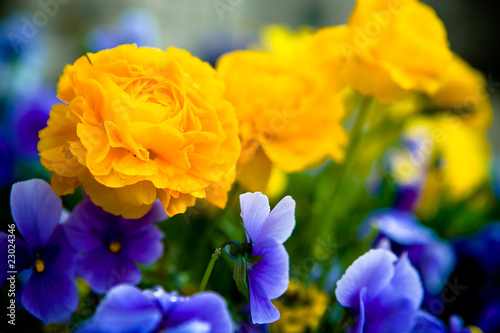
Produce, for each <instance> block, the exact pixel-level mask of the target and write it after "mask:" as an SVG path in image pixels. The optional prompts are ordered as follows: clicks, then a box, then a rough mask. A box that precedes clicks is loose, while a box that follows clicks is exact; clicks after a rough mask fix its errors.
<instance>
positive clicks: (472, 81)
mask: <svg viewBox="0 0 500 333" xmlns="http://www.w3.org/2000/svg"><path fill="white" fill-rule="evenodd" d="M431 105H432V106H433V107H434V108H437V109H439V110H452V111H454V112H456V113H457V114H459V115H460V116H461V117H462V118H463V119H464V120H465V121H466V122H468V123H469V124H470V125H472V126H474V127H476V128H478V129H480V130H486V129H488V128H489V127H490V126H491V123H492V120H493V108H492V106H491V102H490V99H489V96H488V92H487V90H486V79H485V78H484V76H483V75H482V74H481V73H480V72H479V71H477V70H475V69H474V68H472V67H471V66H470V65H469V64H467V62H465V61H464V60H463V59H461V58H460V57H459V56H458V55H454V57H453V61H452V63H451V65H450V66H449V68H448V71H447V72H446V75H445V77H444V81H443V85H442V87H441V88H440V89H439V90H438V91H437V93H436V94H435V95H434V96H432V98H431Z"/></svg>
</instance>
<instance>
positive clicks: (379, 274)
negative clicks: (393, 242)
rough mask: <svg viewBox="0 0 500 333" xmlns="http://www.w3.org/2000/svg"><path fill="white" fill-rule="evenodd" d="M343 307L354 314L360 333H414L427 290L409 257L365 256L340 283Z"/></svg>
mask: <svg viewBox="0 0 500 333" xmlns="http://www.w3.org/2000/svg"><path fill="white" fill-rule="evenodd" d="M335 295H336V296H337V300H338V301H339V303H340V304H341V305H342V306H344V307H347V308H351V309H352V310H353V311H354V315H355V318H356V322H355V325H354V327H353V328H352V332H356V333H362V332H363V333H372V332H373V333H380V332H384V333H392V332H394V333H405V332H411V329H412V323H413V318H414V316H415V314H416V313H417V311H418V309H419V308H420V305H421V303H422V299H423V288H422V284H421V282H420V278H419V275H418V273H417V271H416V269H415V268H414V267H413V266H412V265H411V263H410V261H409V260H408V257H407V256H406V255H404V254H403V255H402V256H401V257H400V258H399V259H398V257H397V256H396V255H395V254H394V253H392V252H390V251H387V250H383V249H376V250H370V251H369V252H367V253H365V254H364V255H362V256H361V257H359V258H358V259H356V261H355V262H354V263H353V264H352V265H351V266H350V267H349V268H348V269H347V271H346V272H345V274H344V275H343V276H342V278H341V279H340V280H339V281H338V282H337V289H336V290H335Z"/></svg>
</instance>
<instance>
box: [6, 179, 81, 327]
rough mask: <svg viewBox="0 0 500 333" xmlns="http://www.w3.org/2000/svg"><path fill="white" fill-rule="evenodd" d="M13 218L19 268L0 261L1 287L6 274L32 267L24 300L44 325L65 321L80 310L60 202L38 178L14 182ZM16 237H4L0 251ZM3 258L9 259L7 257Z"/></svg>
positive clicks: (73, 255)
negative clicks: (62, 222)
mask: <svg viewBox="0 0 500 333" xmlns="http://www.w3.org/2000/svg"><path fill="white" fill-rule="evenodd" d="M10 204H11V209H12V217H13V219H14V221H15V223H16V228H17V231H18V232H19V233H20V234H21V236H22V237H23V239H19V238H17V237H16V238H15V267H12V266H10V264H12V262H8V261H6V260H1V261H0V263H1V264H0V265H1V267H0V278H1V281H2V283H4V282H5V281H6V279H7V278H10V277H11V276H12V275H11V274H8V273H7V272H8V271H16V272H21V271H22V270H25V269H29V270H30V275H29V278H28V280H27V282H26V285H25V286H24V289H23V292H22V295H21V302H22V304H23V306H24V307H25V308H26V310H28V311H29V312H30V313H31V314H33V315H34V316H35V317H37V318H39V319H40V320H42V321H44V322H46V323H52V322H59V321H64V320H67V319H68V318H69V315H70V314H71V313H73V312H74V311H75V310H76V307H77V306H78V295H77V290H76V283H75V280H76V275H75V260H76V253H75V252H74V251H73V249H72V248H71V247H70V246H69V244H68V241H67V239H66V237H65V234H64V232H63V229H62V225H61V224H60V219H61V217H62V216H64V215H63V213H62V202H61V199H60V198H59V197H58V196H57V195H56V194H55V193H54V192H53V191H52V189H51V188H50V186H49V184H47V183H46V182H45V181H43V180H40V179H32V180H28V181H24V182H19V183H16V184H14V185H13V186H12V192H11V197H10ZM12 239H13V237H12V236H10V235H6V234H5V233H0V248H2V249H5V250H3V251H7V248H8V245H9V243H10V242H9V240H12ZM4 258H7V253H5V255H4Z"/></svg>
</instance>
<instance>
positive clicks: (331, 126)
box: [217, 31, 347, 191]
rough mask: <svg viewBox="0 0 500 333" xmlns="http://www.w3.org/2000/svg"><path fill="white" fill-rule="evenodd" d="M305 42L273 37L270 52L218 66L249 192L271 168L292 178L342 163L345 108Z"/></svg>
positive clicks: (227, 58)
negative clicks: (334, 162)
mask: <svg viewBox="0 0 500 333" xmlns="http://www.w3.org/2000/svg"><path fill="white" fill-rule="evenodd" d="M309 38H310V35H304V34H302V35H299V36H295V37H290V35H289V34H287V33H286V31H282V32H281V33H278V32H276V31H275V32H273V33H272V37H268V39H267V40H268V41H269V40H273V41H275V43H276V44H272V43H271V44H272V45H278V46H279V47H272V46H269V45H268V46H267V48H272V49H273V51H272V52H258V51H237V52H233V53H229V54H226V55H224V56H222V57H221V58H220V59H219V61H218V63H217V72H218V75H219V78H221V79H222V80H223V81H225V82H226V84H227V90H226V94H225V97H226V98H227V99H228V100H229V101H230V102H232V103H233V105H234V107H235V110H236V114H237V117H238V120H239V124H240V132H239V135H240V138H241V141H242V154H241V158H240V160H239V164H240V170H239V172H238V179H239V180H242V181H243V182H244V184H243V185H244V186H245V187H247V189H249V190H251V191H257V190H260V191H263V190H264V189H265V186H266V184H267V181H268V177H269V175H270V171H271V166H272V165H274V166H276V167H278V168H279V169H281V170H283V171H284V172H287V173H290V172H299V171H303V170H304V169H306V168H309V167H313V166H317V165H319V164H321V163H322V162H324V161H325V159H326V158H329V157H330V158H332V159H334V160H337V161H338V160H341V159H342V158H343V147H344V146H345V144H346V141H347V138H346V135H345V132H344V129H343V128H342V124H341V120H342V117H343V115H344V106H343V104H342V100H341V97H340V94H339V93H337V91H338V89H337V83H336V82H334V81H332V80H331V79H330V77H329V76H327V75H325V71H324V69H323V68H321V66H319V64H318V63H317V62H316V60H315V59H316V57H315V56H314V54H311V53H309V51H308V50H309V49H308V48H307V47H304V45H305V44H307V43H308V39H309ZM276 40H278V41H276ZM267 44H270V43H269V42H267ZM257 169H260V170H261V171H259V172H256V170H257Z"/></svg>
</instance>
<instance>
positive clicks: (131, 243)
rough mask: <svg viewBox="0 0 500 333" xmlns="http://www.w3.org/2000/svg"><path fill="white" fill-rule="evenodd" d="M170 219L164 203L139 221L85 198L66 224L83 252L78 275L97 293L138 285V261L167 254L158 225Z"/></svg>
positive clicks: (76, 245) (75, 246)
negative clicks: (163, 206)
mask: <svg viewBox="0 0 500 333" xmlns="http://www.w3.org/2000/svg"><path fill="white" fill-rule="evenodd" d="M166 218H167V215H166V214H165V210H164V209H163V208H162V206H161V204H160V203H159V202H158V201H156V202H154V204H153V206H152V207H151V210H150V211H149V212H148V213H147V214H146V215H144V216H143V217H142V218H140V219H137V220H129V219H125V218H123V217H121V216H116V215H113V214H110V213H107V212H105V211H104V210H103V209H102V208H101V207H98V206H96V205H94V204H93V203H92V201H91V200H90V199H89V198H85V199H84V200H83V201H82V202H80V203H79V204H78V205H77V206H76V207H75V208H74V210H73V212H72V214H71V216H70V217H69V218H68V221H67V222H66V223H65V225H64V231H65V233H66V235H67V237H68V239H71V245H72V246H73V247H74V249H75V250H76V251H78V252H79V253H81V254H82V256H81V257H80V260H79V265H78V274H79V275H80V276H81V277H82V278H83V279H84V280H86V281H87V282H88V284H89V286H90V287H91V288H92V290H94V291H95V292H97V293H105V292H106V291H107V290H108V289H110V288H111V287H113V286H115V285H117V284H121V283H128V284H137V283H138V282H139V281H140V280H141V273H140V271H139V269H138V267H137V265H136V262H139V263H141V264H151V263H153V262H155V261H156V260H158V258H160V257H161V256H162V254H163V243H162V238H163V233H162V232H161V231H160V230H159V229H158V227H156V226H155V225H154V223H155V222H159V221H162V220H164V219H166Z"/></svg>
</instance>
